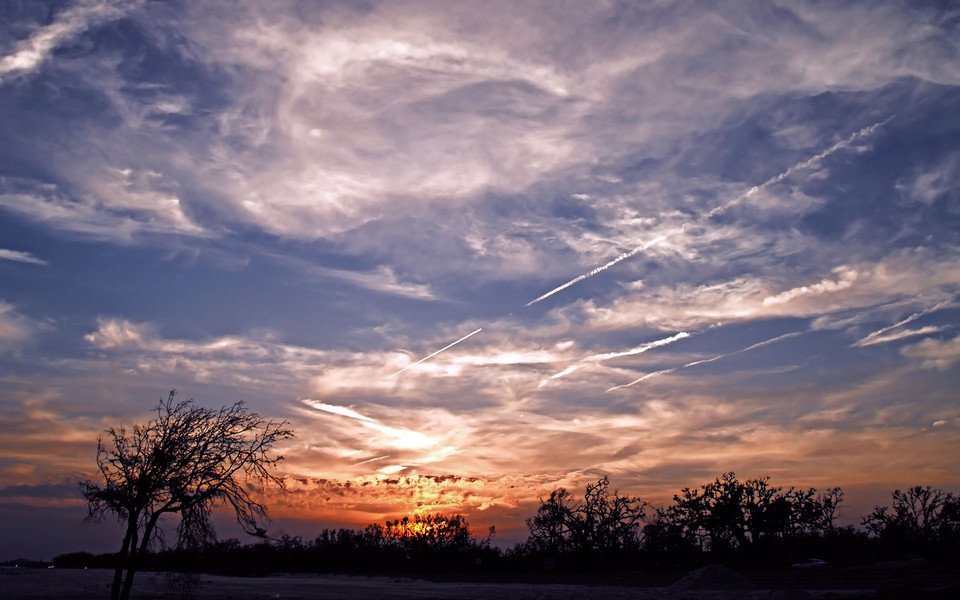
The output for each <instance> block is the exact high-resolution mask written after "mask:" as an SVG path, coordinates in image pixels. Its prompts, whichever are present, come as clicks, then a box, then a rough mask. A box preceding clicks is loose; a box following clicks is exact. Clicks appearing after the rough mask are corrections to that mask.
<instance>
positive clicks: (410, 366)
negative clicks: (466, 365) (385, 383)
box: [387, 327, 483, 379]
mask: <svg viewBox="0 0 960 600" xmlns="http://www.w3.org/2000/svg"><path fill="white" fill-rule="evenodd" d="M481 331H483V328H482V327H478V328H477V329H476V330H475V331H471V332H470V333H468V334H467V335H465V336H463V337H462V338H460V339H459V340H457V341H455V342H453V343H452V344H447V345H446V346H444V347H443V348H440V349H439V350H437V351H436V352H434V353H433V354H428V355H427V356H424V357H423V358H421V359H420V360H418V361H417V362H415V363H413V364H412V365H408V366H406V367H404V368H402V369H400V370H399V371H397V372H396V373H394V374H393V375H389V376H387V379H393V378H394V377H396V376H397V375H399V374H400V373H403V372H404V371H406V370H407V369H410V368H413V367H415V366H417V365H419V364H420V363H422V362H423V361H425V360H430V359H431V358H433V357H434V356H436V355H438V354H440V353H441V352H443V351H444V350H447V349H448V348H452V347H454V346H456V345H457V344H459V343H460V342H462V341H463V340H465V339H467V338H468V337H470V336H472V335H476V334H478V333H480V332H481Z"/></svg>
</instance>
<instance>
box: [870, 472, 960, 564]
mask: <svg viewBox="0 0 960 600" xmlns="http://www.w3.org/2000/svg"><path fill="white" fill-rule="evenodd" d="M891 496H892V500H893V506H892V507H887V506H877V507H875V508H874V510H873V512H872V513H870V514H869V515H867V516H865V517H864V518H863V519H862V520H861V523H862V524H863V525H864V526H865V527H866V528H867V530H868V531H869V532H870V533H871V534H873V535H874V536H876V537H877V538H878V539H879V542H880V550H881V552H882V553H883V554H886V555H904V554H921V555H925V556H935V555H944V554H952V553H955V552H957V550H958V549H960V498H957V497H956V496H954V495H953V494H951V493H949V492H945V491H943V490H939V489H933V488H931V487H930V486H926V487H924V486H919V485H916V486H913V487H911V488H908V489H907V490H906V491H901V490H894V492H893V494H891Z"/></svg>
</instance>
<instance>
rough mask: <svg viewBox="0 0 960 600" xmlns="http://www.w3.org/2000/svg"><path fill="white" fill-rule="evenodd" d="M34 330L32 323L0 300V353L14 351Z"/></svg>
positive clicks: (10, 305) (11, 306)
mask: <svg viewBox="0 0 960 600" xmlns="http://www.w3.org/2000/svg"><path fill="white" fill-rule="evenodd" d="M34 330H35V325H34V323H33V321H31V320H30V319H28V318H27V317H25V316H23V315H22V314H20V313H19V312H17V309H16V307H15V306H13V305H12V304H8V303H7V302H4V301H3V300H0V352H9V351H11V350H16V349H17V348H19V347H20V345H21V344H22V343H23V342H24V341H25V340H27V339H29V338H30V336H31V335H32V334H33V332H34Z"/></svg>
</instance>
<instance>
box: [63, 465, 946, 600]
mask: <svg viewBox="0 0 960 600" xmlns="http://www.w3.org/2000/svg"><path fill="white" fill-rule="evenodd" d="M892 497H893V505H892V508H891V507H877V508H876V509H875V510H874V512H873V513H871V514H870V515H868V516H867V517H864V518H863V519H862V524H863V525H865V526H866V530H864V529H860V528H857V527H854V526H852V525H849V526H845V527H840V526H837V523H836V522H837V519H838V517H839V513H840V508H841V506H842V503H843V491H842V490H841V489H840V488H832V489H829V490H826V491H823V492H818V491H817V490H816V489H813V488H811V489H796V488H792V487H791V488H788V489H784V488H780V487H776V486H773V485H771V483H770V480H769V478H766V477H764V478H760V479H748V480H745V481H740V480H738V479H737V478H736V476H735V474H734V473H724V474H723V475H721V476H720V477H718V478H717V479H715V480H714V481H712V482H709V483H706V484H704V485H702V486H700V487H699V488H697V489H689V488H685V489H684V490H682V491H681V493H679V494H677V495H676V496H674V500H673V503H672V504H671V505H670V506H667V507H664V508H657V509H655V510H653V511H652V514H650V513H651V511H650V510H649V509H650V508H651V507H649V505H648V504H647V503H646V502H643V501H642V500H641V499H640V498H636V497H626V496H620V495H619V493H618V492H613V493H612V494H611V493H610V491H609V480H608V479H607V478H606V477H604V478H603V479H600V480H599V481H597V482H596V483H595V484H590V485H587V486H586V489H585V491H584V495H583V497H582V499H580V498H576V497H574V496H573V495H571V494H570V492H568V491H567V490H565V489H563V488H560V489H557V490H554V491H553V492H552V493H551V494H550V496H549V497H547V498H546V499H543V498H541V499H540V506H539V508H538V510H537V512H536V514H535V515H534V516H533V517H531V518H530V519H528V520H527V526H528V529H529V532H530V535H529V538H528V539H527V540H526V541H525V542H523V543H519V544H516V545H515V546H513V547H512V548H510V549H507V550H500V549H499V548H496V547H494V546H492V543H491V540H492V538H493V534H494V529H493V528H492V527H491V528H490V532H489V535H488V536H486V537H485V538H484V537H476V536H474V535H473V534H472V532H471V531H470V528H469V524H468V523H467V520H466V518H465V517H464V516H463V515H459V514H458V515H452V516H448V515H443V514H434V515H419V516H409V517H404V518H401V519H393V520H390V521H386V522H383V523H375V524H371V525H368V526H366V527H364V528H363V529H325V530H323V531H322V532H321V533H320V534H319V535H317V536H316V537H315V538H314V539H312V540H304V539H303V538H301V537H298V536H288V535H284V536H281V537H280V538H279V539H261V541H259V542H257V543H254V544H247V545H243V544H241V543H240V541H239V540H237V539H233V538H232V539H228V540H224V541H214V540H213V539H212V538H207V539H205V540H203V541H202V543H199V544H193V545H183V544H180V545H178V546H177V547H175V548H171V549H167V550H163V551H160V552H154V553H150V552H147V553H145V554H143V555H141V556H140V557H139V560H140V568H143V569H149V570H159V571H175V572H178V573H183V572H185V571H189V573H187V575H186V576H180V575H177V577H174V578H173V579H171V580H170V583H171V584H172V587H170V589H169V590H168V591H170V592H177V593H182V592H183V590H182V589H181V588H183V583H184V582H185V581H186V582H187V583H188V584H189V582H190V581H192V580H193V579H190V578H191V577H193V578H194V579H195V575H194V574H195V573H199V572H211V573H221V574H233V575H246V576H250V575H268V574H271V573H278V572H327V573H331V572H341V573H364V574H370V573H394V574H395V573H420V574H425V573H438V572H460V573H465V572H476V571H478V570H479V571H485V572H490V571H504V570H509V571H542V570H544V569H549V570H556V571H610V570H630V571H635V570H638V569H648V568H654V569H666V570H667V571H668V572H669V571H671V570H673V569H675V568H677V567H682V566H683V567H688V568H689V567H691V566H693V565H696V564H702V563H704V562H733V563H737V564H739V565H741V566H742V565H755V566H758V567H763V568H767V567H774V568H777V567H786V566H789V565H790V564H792V563H793V562H797V561H799V560H800V559H802V558H809V557H818V558H822V559H825V560H828V561H840V562H842V561H850V560H857V561H859V560H864V559H871V558H873V557H874V556H877V555H878V554H879V555H881V556H885V555H886V556H891V555H901V556H902V555H907V554H924V555H926V556H930V557H938V558H940V557H946V556H951V555H953V556H956V555H957V553H958V551H960V501H958V498H957V497H956V496H954V495H953V494H950V493H947V492H944V491H942V490H935V489H931V488H929V487H926V488H924V487H921V486H915V487H913V488H909V489H908V490H906V491H900V490H896V491H895V492H893V495H892ZM868 532H869V533H868ZM126 560H127V557H124V555H123V554H122V553H115V554H102V555H99V556H94V555H90V554H88V553H73V554H65V555H61V556H58V557H56V558H55V559H54V562H55V564H56V565H57V566H58V567H76V568H81V567H91V568H93V567H99V568H105V567H111V568H112V567H115V566H117V565H122V564H126V563H125V562H124V561H126ZM184 565H189V566H190V568H189V569H185V568H184ZM184 577H186V579H185V578H184ZM188 587H189V586H188ZM187 591H188V592H189V591H190V590H189V589H188V590H187Z"/></svg>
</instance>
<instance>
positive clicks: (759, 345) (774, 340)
mask: <svg viewBox="0 0 960 600" xmlns="http://www.w3.org/2000/svg"><path fill="white" fill-rule="evenodd" d="M803 333H804V332H803V331H794V332H792V333H785V334H783V335H778V336H777V337H773V338H770V339H769V340H764V341H762V342H757V343H756V344H752V345H750V346H747V347H746V348H741V349H740V350H736V351H734V352H730V353H727V354H718V355H716V356H714V357H713V358H704V359H701V360H695V361H693V362H688V363H687V364H685V365H680V366H679V367H673V368H672V369H664V370H662V371H653V372H652V373H647V374H646V375H644V376H643V377H641V378H639V379H636V380H634V381H631V382H630V383H625V384H623V385H615V386H613V387H612V388H610V389H608V390H606V391H607V392H612V391H614V390H620V389H623V388H628V387H630V386H632V385H637V384H638V383H641V382H643V381H646V380H647V379H650V378H651V377H656V376H657V375H666V374H667V373H673V372H674V371H679V370H680V369H686V368H687V367H693V366H696V365H702V364H704V363H709V362H713V361H715V360H720V359H721V358H726V357H728V356H734V355H736V354H743V353H744V352H749V351H751V350H755V349H757V348H762V347H764V346H769V345H770V344H775V343H777V342H779V341H780V340H785V339H788V338H792V337H796V336H798V335H802V334H803Z"/></svg>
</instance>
